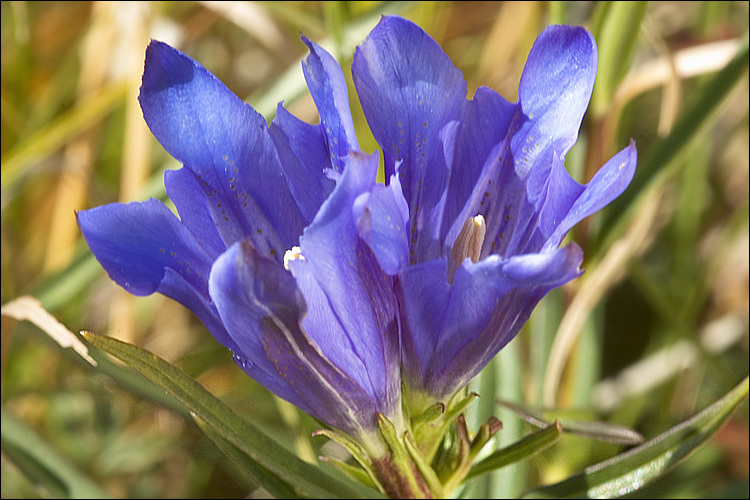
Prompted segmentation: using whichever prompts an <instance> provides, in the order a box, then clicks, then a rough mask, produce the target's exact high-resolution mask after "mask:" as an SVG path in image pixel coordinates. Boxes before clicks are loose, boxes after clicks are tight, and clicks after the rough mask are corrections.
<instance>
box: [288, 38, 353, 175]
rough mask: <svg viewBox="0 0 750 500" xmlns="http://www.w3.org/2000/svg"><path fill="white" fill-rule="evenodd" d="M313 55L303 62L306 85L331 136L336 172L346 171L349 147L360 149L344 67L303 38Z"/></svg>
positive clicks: (329, 140)
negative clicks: (350, 109)
mask: <svg viewBox="0 0 750 500" xmlns="http://www.w3.org/2000/svg"><path fill="white" fill-rule="evenodd" d="M302 41H303V42H305V45H307V46H308V48H309V49H310V54H309V55H308V56H307V57H306V58H305V60H304V62H303V63H302V70H303V72H304V74H305V81H306V82H307V87H308V88H309V89H310V94H312V97H313V100H314V101H315V105H316V106H317V108H318V113H319V114H320V122H321V125H322V126H323V127H322V128H323V130H324V132H325V134H326V138H327V139H328V149H329V152H330V155H331V164H332V166H333V169H334V170H335V171H337V172H342V171H343V170H344V162H345V158H346V156H347V155H348V154H349V151H350V150H355V151H359V144H358V143H357V136H356V135H355V133H354V123H353V122H352V114H351V111H349V93H348V91H347V90H346V80H345V79H344V73H343V72H342V71H341V66H339V64H338V63H337V62H336V60H335V59H334V58H333V57H332V56H331V55H330V54H329V53H328V52H326V51H325V50H324V49H323V48H322V47H321V46H320V45H318V44H316V43H315V42H313V41H311V40H310V39H308V38H307V37H306V36H303V37H302Z"/></svg>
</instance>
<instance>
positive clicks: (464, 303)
mask: <svg viewBox="0 0 750 500" xmlns="http://www.w3.org/2000/svg"><path fill="white" fill-rule="evenodd" d="M582 258H583V255H582V252H581V250H580V248H579V247H578V246H576V245H570V246H567V247H564V248H560V249H554V250H552V251H550V252H546V253H542V254H530V255H520V256H516V257H512V258H510V259H503V258H501V257H499V256H497V255H493V256H490V257H488V258H486V259H484V260H482V261H479V262H477V263H473V262H471V260H470V259H467V260H466V261H464V263H463V265H462V266H461V267H459V268H458V270H457V272H456V275H455V277H454V282H453V285H448V284H447V278H446V262H445V261H444V259H436V260H434V261H431V262H425V263H422V264H418V265H415V266H410V267H408V268H406V269H403V270H402V271H401V273H400V274H399V284H400V287H399V293H400V299H401V304H402V307H403V313H402V314H403V315H404V324H405V325H406V326H405V328H406V335H404V336H403V337H404V338H403V341H402V342H404V344H405V345H404V349H403V350H402V351H403V355H404V357H405V359H404V362H403V366H404V368H405V371H406V373H405V376H406V377H407V380H408V382H409V384H410V385H412V386H416V387H421V388H423V389H424V390H427V391H428V393H430V394H431V395H433V396H434V397H435V398H436V399H437V400H440V399H441V398H444V397H449V396H450V395H452V394H453V393H454V392H455V391H456V390H457V389H459V388H461V387H463V386H465V385H466V384H467V383H468V382H469V380H471V379H472V378H473V377H474V376H475V375H476V374H477V373H479V371H480V370H481V369H482V367H484V365H486V364H487V363H488V362H489V361H490V359H492V357H494V356H495V354H497V352H498V351H499V350H500V349H501V348H502V347H503V346H505V344H507V343H508V342H509V341H510V340H511V339H513V337H515V335H516V334H517V333H518V331H519V330H520V329H521V327H522V326H523V324H524V323H525V322H526V320H528V317H529V315H530V314H531V311H532V310H533V308H534V307H535V306H536V304H537V303H538V302H539V300H540V299H541V298H542V297H543V296H544V295H545V294H546V293H547V292H548V291H549V290H551V289H552V288H555V287H558V286H561V285H562V284H564V283H566V282H568V281H570V280H571V279H573V278H575V277H577V276H579V275H580V274H581V271H580V269H579V266H580V263H581V261H582ZM414 367H418V370H419V371H417V369H416V368H414Z"/></svg>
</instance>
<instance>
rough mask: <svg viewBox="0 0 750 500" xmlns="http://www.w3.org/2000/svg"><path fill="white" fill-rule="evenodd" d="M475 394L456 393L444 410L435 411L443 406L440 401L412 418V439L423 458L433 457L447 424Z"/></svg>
mask: <svg viewBox="0 0 750 500" xmlns="http://www.w3.org/2000/svg"><path fill="white" fill-rule="evenodd" d="M477 396H478V394H477V393H476V392H472V393H470V394H469V395H468V396H465V397H461V395H460V394H457V395H456V396H454V397H453V399H452V400H451V401H450V402H449V403H448V406H447V407H446V408H445V410H444V411H440V412H438V411H437V410H438V409H439V408H440V407H442V406H443V404H442V403H438V404H436V405H433V406H431V407H429V408H428V409H427V410H426V411H425V412H424V413H423V414H422V415H420V416H419V417H418V418H416V419H414V420H412V429H413V431H414V441H416V443H417V446H418V447H419V450H420V451H421V452H422V455H423V456H424V457H425V460H427V461H428V462H431V461H432V460H433V459H434V458H435V453H436V452H437V450H438V447H439V446H440V444H441V443H442V441H443V436H444V435H445V433H446V432H447V431H448V428H449V426H450V425H451V424H452V423H453V422H454V421H455V420H456V418H457V417H458V416H459V415H460V414H461V413H463V412H464V410H465V409H466V407H467V406H469V404H471V402H472V401H474V399H476V397H477Z"/></svg>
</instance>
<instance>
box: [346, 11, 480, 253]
mask: <svg viewBox="0 0 750 500" xmlns="http://www.w3.org/2000/svg"><path fill="white" fill-rule="evenodd" d="M352 76H353V78H354V83H355V85H356V87H357V93H358V94H359V98H360V102H361V103H362V109H363V111H364V113H365V117H366V118H367V122H368V124H369V125H370V129H371V130H372V132H373V135H374V136H375V139H376V140H377V141H378V143H379V144H380V146H381V147H382V149H383V154H384V162H385V165H386V172H385V174H386V178H390V176H391V175H393V174H394V173H395V172H394V171H393V170H392V169H393V165H395V164H396V163H398V162H401V165H400V166H399V170H398V175H399V180H400V182H401V187H402V189H403V193H404V197H405V198H406V200H407V202H408V205H409V211H410V217H409V218H410V221H411V227H410V235H409V239H410V241H412V243H411V246H412V247H414V246H420V247H421V248H424V249H425V250H424V251H422V252H420V251H418V252H417V253H418V254H420V256H421V255H422V253H426V252H431V253H436V251H437V249H438V246H437V245H436V244H435V243H438V242H436V241H431V240H437V239H438V237H439V233H440V227H441V226H440V224H441V222H442V219H441V218H442V212H441V211H439V213H434V212H432V211H433V209H435V208H436V207H438V205H439V204H441V203H444V200H443V202H441V199H444V196H445V190H446V187H447V183H448V168H449V165H448V164H446V160H445V158H444V154H445V151H446V146H447V147H448V148H452V147H453V145H451V144H449V142H450V141H453V140H455V132H456V128H455V127H453V130H452V136H451V137H449V135H451V134H447V135H445V134H446V132H445V131H444V129H445V127H446V126H447V125H448V124H449V123H450V122H455V121H457V120H459V119H460V118H461V117H462V115H463V110H464V107H465V105H466V82H465V81H464V78H463V75H462V73H461V72H460V71H459V70H458V69H456V67H455V66H453V64H452V63H451V61H450V59H449V58H448V56H446V55H445V53H444V52H443V51H442V49H441V48H440V46H439V45H438V44H437V43H436V42H435V41H434V40H433V39H432V38H430V36H429V35H427V33H425V32H424V31H423V30H422V29H421V28H419V27H418V26H417V25H415V24H413V23H411V22H409V21H407V20H405V19H402V18H399V17H395V16H384V17H383V18H382V19H381V21H380V23H379V24H378V25H377V26H376V27H375V29H373V31H372V32H371V33H370V35H369V36H368V37H367V39H366V40H365V41H364V43H362V44H361V45H360V46H359V47H358V48H357V50H356V52H355V54H354V62H353V63H352ZM441 134H444V135H443V137H442V139H441ZM423 211H427V212H426V213H423ZM422 238H424V239H425V240H426V241H424V242H422V241H417V240H418V239H422ZM430 257H431V256H427V255H424V256H423V258H424V259H428V258H430Z"/></svg>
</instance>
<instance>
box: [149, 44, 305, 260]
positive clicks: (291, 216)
mask: <svg viewBox="0 0 750 500" xmlns="http://www.w3.org/2000/svg"><path fill="white" fill-rule="evenodd" d="M139 100H140V103H141V108H142V109H143V116H144V118H145V119H146V122H147V123H148V125H149V127H150V128H151V131H152V132H153V134H154V136H156V138H157V139H158V140H159V142H160V143H161V144H162V146H164V148H165V149H166V150H167V151H168V152H169V153H170V154H171V155H172V156H174V157H175V158H177V159H178V160H179V161H181V162H182V163H183V164H184V165H185V166H186V167H188V168H189V169H190V170H191V171H192V172H193V173H194V174H195V176H196V178H197V180H198V181H199V183H200V185H201V189H202V190H203V192H204V193H205V196H206V197H207V198H208V199H209V205H210V207H211V214H212V217H213V219H214V221H215V222H216V224H218V229H219V233H220V234H221V236H222V239H223V240H224V243H225V245H226V246H229V245H231V244H232V243H234V242H235V241H239V240H240V239H242V238H244V237H245V236H250V237H251V238H252V240H253V243H254V244H255V246H256V247H257V248H258V249H259V250H260V251H262V252H264V253H266V254H267V255H276V256H277V258H279V259H280V254H283V252H284V250H285V249H286V248H289V247H290V246H291V245H292V244H294V243H296V241H297V238H298V237H299V234H300V233H301V232H302V227H303V221H302V217H301V215H300V213H299V211H298V210H297V209H296V205H295V204H294V199H293V197H292V195H291V193H290V192H289V188H288V186H287V181H286V179H285V177H284V173H283V171H282V170H281V166H280V165H279V161H278V158H277V155H276V151H275V148H274V145H273V142H272V140H271V138H270V136H269V135H268V130H267V127H266V122H265V120H264V119H263V117H262V116H260V115H259V114H258V113H256V112H255V111H254V110H253V109H252V108H251V107H250V106H248V105H247V104H244V103H243V102H242V101H240V100H239V99H238V98H237V96H235V95H234V94H233V93H232V92H231V91H230V90H229V89H227V88H226V86H224V84H222V83H221V82H220V81H219V80H218V79H217V78H216V77H215V76H214V75H212V74H211V73H210V72H209V71H207V70H206V69H205V68H203V66H201V65H200V64H198V63H197V62H196V61H194V60H192V59H190V58H189V57H187V56H185V55H184V54H182V53H181V52H179V51H177V50H175V49H173V48H172V47H170V46H168V45H166V44H164V43H161V42H157V41H152V42H151V44H150V45H149V46H148V49H147V50H146V65H145V69H144V73H143V83H142V86H141V94H140V97H139Z"/></svg>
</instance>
